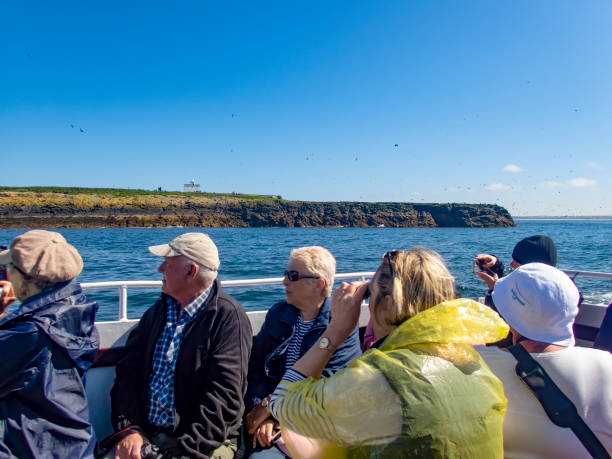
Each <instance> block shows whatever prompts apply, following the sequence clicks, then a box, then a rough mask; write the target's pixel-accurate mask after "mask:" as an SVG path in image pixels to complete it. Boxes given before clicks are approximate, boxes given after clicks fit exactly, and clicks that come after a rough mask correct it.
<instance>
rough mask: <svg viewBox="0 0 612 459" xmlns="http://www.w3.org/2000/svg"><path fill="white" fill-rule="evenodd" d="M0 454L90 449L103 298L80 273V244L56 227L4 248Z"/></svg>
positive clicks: (89, 453)
mask: <svg viewBox="0 0 612 459" xmlns="http://www.w3.org/2000/svg"><path fill="white" fill-rule="evenodd" d="M0 265H2V266H4V265H7V278H8V280H3V281H0V288H1V289H2V292H1V293H2V298H1V299H0V312H1V313H4V312H5V310H6V308H7V307H8V306H9V305H10V304H11V303H13V302H14V301H16V300H17V299H18V300H19V301H21V305H20V306H19V308H18V309H17V310H16V311H14V312H12V313H8V314H5V315H3V316H2V317H1V318H0V355H2V364H1V365H0V457H19V458H34V457H79V458H81V457H93V452H94V446H95V435H94V431H93V427H92V426H91V423H90V420H89V408H88V405H87V396H86V393H85V387H84V383H85V372H86V371H87V369H88V368H89V367H90V366H91V364H92V362H93V360H94V357H95V355H96V353H97V351H98V345H99V339H98V332H97V330H96V328H95V326H94V320H95V315H96V311H97V309H98V304H97V303H95V302H89V301H87V298H85V296H84V295H83V293H82V292H81V287H80V285H79V283H78V282H77V281H76V280H75V278H76V277H77V276H78V275H79V274H80V272H81V270H82V269H83V260H82V259H81V256H80V255H79V253H78V251H77V250H76V249H75V248H74V247H73V246H72V245H70V244H68V243H67V242H66V240H65V239H64V237H63V236H62V235H61V234H59V233H55V232H51V231H43V230H32V231H28V232H26V233H24V234H22V235H20V236H17V237H16V238H15V239H13V241H12V242H11V245H10V248H9V249H8V250H5V251H3V252H0Z"/></svg>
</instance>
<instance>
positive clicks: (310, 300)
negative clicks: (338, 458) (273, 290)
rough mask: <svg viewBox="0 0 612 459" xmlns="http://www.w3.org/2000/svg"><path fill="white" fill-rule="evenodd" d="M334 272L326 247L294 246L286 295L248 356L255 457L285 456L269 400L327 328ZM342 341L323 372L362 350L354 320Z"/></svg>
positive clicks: (249, 419)
mask: <svg viewBox="0 0 612 459" xmlns="http://www.w3.org/2000/svg"><path fill="white" fill-rule="evenodd" d="M335 272H336V260H335V258H334V256H333V255H332V254H331V253H330V252H329V251H328V250H327V249H325V248H323V247H320V246H311V247H301V248H298V249H294V250H292V251H291V254H290V256H289V264H288V265H287V269H286V270H285V273H284V279H283V285H284V286H285V296H286V301H281V302H280V303H277V304H275V305H274V306H272V308H270V310H269V311H268V313H267V315H266V320H265V322H264V324H263V326H262V328H261V331H260V332H259V333H258V334H257V336H256V337H255V341H254V343H253V349H252V352H251V359H250V361H249V375H248V382H249V384H248V391H247V396H246V398H245V404H246V407H247V410H248V411H249V412H248V414H247V417H246V424H247V429H248V432H249V434H251V435H253V438H252V439H251V441H250V442H249V444H248V446H249V453H250V457H251V458H257V459H262V458H284V457H286V452H287V451H286V449H284V447H283V443H282V440H281V441H275V442H274V444H273V440H274V436H275V435H276V434H277V432H278V422H277V421H276V419H274V417H273V416H272V415H271V413H270V410H269V405H268V402H269V400H270V396H271V395H272V394H273V392H274V390H275V389H276V386H277V385H278V383H279V382H280V380H281V378H282V376H283V374H284V373H285V371H286V370H287V369H288V368H291V367H292V366H293V364H294V363H295V362H296V361H297V360H299V359H300V357H302V355H304V353H305V352H306V351H307V350H308V349H309V348H310V347H311V346H312V345H313V344H314V343H315V342H316V341H317V340H318V339H319V337H320V336H321V334H322V333H323V331H325V329H326V328H327V326H328V324H329V321H330V299H329V296H330V294H331V291H332V287H333V283H334V274H335ZM339 344H340V345H339V346H338V348H337V349H336V350H335V352H334V353H333V355H331V356H330V357H331V358H330V360H329V362H327V364H326V365H325V368H324V369H323V371H322V372H323V376H330V375H332V374H333V373H334V372H335V371H336V370H338V369H340V368H343V367H345V366H346V364H347V363H348V362H350V361H351V360H352V359H354V358H356V357H358V356H359V355H360V354H361V350H360V346H359V334H358V330H357V328H356V327H355V326H353V329H352V330H351V332H350V333H349V334H347V337H346V339H345V340H343V342H342V343H339Z"/></svg>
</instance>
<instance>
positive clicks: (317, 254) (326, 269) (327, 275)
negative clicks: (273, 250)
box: [289, 245, 336, 297]
mask: <svg viewBox="0 0 612 459" xmlns="http://www.w3.org/2000/svg"><path fill="white" fill-rule="evenodd" d="M291 261H299V262H301V263H302V264H303V265H304V267H305V268H306V270H307V271H308V272H307V273H303V274H312V275H315V276H320V277H321V279H323V280H324V281H325V288H324V289H323V295H324V296H325V297H328V296H330V295H331V292H332V287H333V285H334V275H335V274H336V259H335V258H334V256H333V255H332V254H331V253H330V251H329V250H327V249H326V248H324V247H321V246H318V245H313V246H309V247H300V248H299V249H293V250H292V251H291V253H290V254H289V262H290V263H291ZM309 280H310V279H309ZM313 280H314V279H313Z"/></svg>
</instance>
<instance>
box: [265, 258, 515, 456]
mask: <svg viewBox="0 0 612 459" xmlns="http://www.w3.org/2000/svg"><path fill="white" fill-rule="evenodd" d="M368 292H370V302H369V308H370V316H371V317H372V324H373V328H374V333H375V335H376V338H377V340H378V341H377V342H376V343H375V344H374V346H373V347H372V348H371V349H370V350H368V351H367V352H365V353H364V354H363V355H362V356H361V357H358V358H356V359H355V360H353V361H351V362H350V363H349V364H348V366H347V367H346V368H345V369H342V370H339V371H337V372H336V373H335V374H333V375H332V376H330V377H328V378H322V379H320V376H321V373H322V371H323V369H324V368H325V366H326V365H327V362H329V360H330V359H331V358H332V356H333V354H334V350H335V349H336V348H337V346H338V345H340V343H342V342H343V341H344V339H345V338H346V337H347V336H348V335H349V334H350V333H351V332H352V330H353V329H354V327H355V325H356V324H357V322H358V320H359V314H360V312H361V303H362V301H363V299H364V298H365V297H367V296H368ZM454 295H455V294H454V279H453V276H452V275H451V274H450V273H449V271H448V269H447V268H446V266H445V264H444V262H443V261H442V259H441V257H440V256H439V255H438V254H437V253H436V252H433V251H431V250H427V249H424V248H422V247H413V248H412V249H410V250H408V251H401V250H393V251H390V252H386V253H385V254H384V255H383V256H382V258H381V263H380V265H379V267H378V269H377V270H376V274H375V275H374V277H373V279H372V280H371V281H370V282H352V283H350V284H349V283H344V282H343V283H342V285H341V287H339V288H338V289H336V291H335V292H334V295H333V298H332V303H331V320H330V323H329V325H328V326H327V328H326V329H325V331H324V332H323V333H322V335H321V337H320V338H319V339H318V340H317V342H316V343H315V344H314V345H313V346H312V347H311V348H310V349H309V350H308V352H307V353H306V354H305V355H304V356H303V357H302V358H300V360H298V361H297V362H296V363H295V364H294V365H293V366H292V367H291V368H290V369H289V370H287V372H286V373H285V375H284V376H283V378H282V381H281V383H280V384H279V386H278V388H277V390H276V391H275V393H274V394H273V395H272V397H271V401H270V406H271V411H272V414H273V415H274V417H275V418H276V419H278V421H279V422H280V426H281V432H282V435H283V438H284V439H285V442H286V444H287V446H288V447H289V450H290V451H291V452H299V454H298V455H297V456H299V457H449V456H452V457H487V458H501V457H503V445H502V424H503V415H504V411H505V408H506V399H505V397H504V395H503V387H502V383H501V381H500V380H499V379H498V378H497V377H495V376H494V375H493V373H491V371H490V370H489V369H488V368H487V366H486V365H485V363H484V362H483V360H482V359H481V358H480V356H479V355H478V353H477V352H476V351H475V350H474V348H473V346H472V344H474V343H483V342H489V341H495V340H498V339H500V338H501V337H503V336H505V335H506V334H507V332H508V326H507V325H506V323H505V322H504V321H503V320H502V319H501V317H499V315H498V314H496V313H495V312H494V311H492V310H491V309H490V308H488V307H486V306H484V305H482V304H480V303H477V302H475V301H472V300H469V299H463V298H462V299H454ZM293 455H294V456H296V454H293Z"/></svg>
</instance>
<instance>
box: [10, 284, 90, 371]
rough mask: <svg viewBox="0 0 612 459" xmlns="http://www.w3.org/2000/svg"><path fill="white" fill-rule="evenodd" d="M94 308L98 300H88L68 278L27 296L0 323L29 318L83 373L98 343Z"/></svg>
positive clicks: (78, 285)
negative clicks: (13, 311)
mask: <svg viewBox="0 0 612 459" xmlns="http://www.w3.org/2000/svg"><path fill="white" fill-rule="evenodd" d="M75 306H76V307H75ZM97 311H98V303H97V302H95V301H88V300H87V298H86V297H85V295H84V294H83V291H82V289H81V286H80V284H79V283H78V282H77V281H76V280H75V279H72V280H69V281H66V282H61V283H58V284H55V285H53V286H52V287H50V288H48V289H45V290H43V291H41V292H39V293H37V294H36V295H32V296H31V297H29V298H27V299H26V300H25V301H24V302H23V303H22V304H21V307H20V308H19V309H18V310H17V311H16V312H15V313H14V314H10V315H7V316H5V317H3V320H2V321H0V325H1V324H2V323H4V322H8V321H10V320H13V319H15V318H18V317H19V316H21V317H23V318H27V319H29V320H31V321H32V322H33V323H35V324H36V326H37V327H38V328H39V330H40V331H42V332H43V333H44V334H45V335H47V337H48V338H49V339H50V340H51V341H53V342H55V343H56V344H57V345H58V346H60V347H62V348H63V349H65V350H66V352H67V353H68V356H69V357H70V359H71V360H72V361H73V362H74V364H75V366H76V367H77V368H78V369H79V370H80V371H81V372H85V371H86V370H87V369H88V368H89V367H90V366H91V364H92V363H93V361H94V358H95V356H96V353H97V351H98V347H99V344H100V338H99V335H98V330H97V329H96V327H95V324H94V321H95V317H96V312H97Z"/></svg>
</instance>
